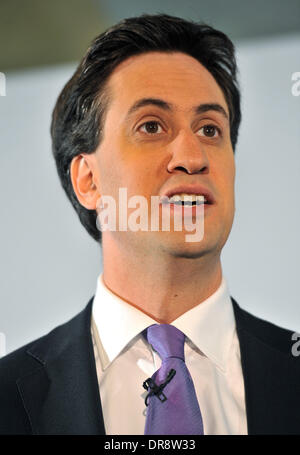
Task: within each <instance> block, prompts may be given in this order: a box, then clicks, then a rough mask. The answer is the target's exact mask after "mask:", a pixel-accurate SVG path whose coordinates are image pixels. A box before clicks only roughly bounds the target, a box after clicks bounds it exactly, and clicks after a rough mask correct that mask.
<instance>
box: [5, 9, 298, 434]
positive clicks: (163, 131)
mask: <svg viewBox="0 0 300 455" xmlns="http://www.w3.org/2000/svg"><path fill="white" fill-rule="evenodd" d="M239 123H240V97H239V91H238V85H237V81H236V62H235V57H234V48H233V45H232V43H231V41H230V40H229V39H228V38H227V37H226V36H225V35H224V34H223V33H221V32H219V31H216V30H214V29H213V28H211V27H209V26H206V25H201V24H195V23H192V22H187V21H185V20H183V19H180V18H175V17H170V16H167V15H154V16H148V15H143V16H141V17H138V18H130V19H126V20H124V21H122V22H121V23H119V24H117V25H116V26H114V27H112V28H111V29H109V30H108V31H107V32H106V33H104V34H102V35H100V36H99V37H97V38H96V39H95V40H94V42H93V43H92V45H91V47H90V48H89V49H88V51H87V54H86V56H85V57H84V59H83V60H82V62H81V63H80V65H79V66H78V68H77V70H76V72H75V74H74V75H73V77H72V78H71V80H70V81H69V82H68V83H67V85H66V86H65V88H64V89H63V91H62V93H61V95H60V97H59V99H58V101H57V104H56V107H55V110H54V113H53V122H52V128H51V133H52V139H53V152H54V156H55V159H56V164H57V169H58V173H59V176H60V179H61V183H62V185H63V187H64V189H65V191H66V193H67V195H68V197H69V198H70V200H71V202H72V204H73V206H74V207H75V209H76V211H77V213H78V215H79V217H80V221H81V222H82V224H83V225H84V226H85V228H86V229H87V230H88V232H89V233H90V234H91V235H92V236H93V238H94V239H95V240H96V241H100V240H101V242H102V248H103V274H101V275H100V276H99V279H98V280H97V289H96V294H95V296H94V297H93V298H91V300H90V301H89V303H88V305H87V306H86V307H85V309H84V310H83V311H82V312H81V313H80V314H79V315H77V316H75V317H74V318H73V319H72V320H71V321H69V322H67V323H66V324H63V325H61V326H60V327H57V328H56V329H54V330H53V331H52V332H50V333H49V334H48V335H46V336H44V337H42V338H40V339H39V340H36V341H33V342H32V343H30V344H29V345H26V346H24V347H22V348H20V349H18V350H17V351H15V352H13V353H11V354H10V355H8V356H6V357H5V358H3V359H2V360H1V362H0V372H1V388H0V431H1V433H5V434H6V433H14V434H15V433H29V434H31V433H33V434H144V433H145V434H157V433H159V432H160V431H161V434H261V433H268V434H283V433H285V434H292V433H300V423H299V419H298V417H297V411H298V407H299V405H300V398H299V397H300V393H299V392H300V366H299V362H297V358H295V357H293V356H292V353H291V347H292V344H291V343H292V342H291V335H292V333H291V332H290V331H288V330H285V329H282V328H279V327H276V326H275V325H273V324H270V323H268V322H266V321H263V320H260V319H258V318H256V317H254V316H252V315H250V314H249V313H247V312H246V311H244V310H242V309H241V308H240V307H239V306H238V304H237V303H236V302H235V300H234V299H233V298H231V297H230V294H229V290H228V286H227V283H226V280H225V277H224V275H223V272H222V267H221V260H220V256H221V251H222V248H223V246H224V244H225V243H226V240H227V238H228V236H229V233H230V230H231V226H232V222H233V218H234V178H235V160H234V149H235V146H236V142H237V137H238V128H239ZM120 189H123V190H124V189H125V190H126V196H127V197H128V199H130V198H134V197H136V196H141V197H143V200H144V201H145V202H146V204H145V205H144V206H143V208H144V210H142V211H141V212H140V217H141V219H142V218H143V220H145V219H148V220H149V219H151V220H152V221H153V220H154V221H157V215H159V216H161V215H162V213H163V210H164V209H165V208H166V207H167V208H168V209H169V216H170V219H171V221H173V222H174V224H173V225H172V226H171V227H170V229H167V230H164V229H163V228H162V225H161V224H159V228H158V229H149V228H148V229H140V230H138V229H128V228H127V229H126V226H128V224H129V219H130V217H131V216H132V214H133V210H132V209H134V208H135V206H134V205H130V206H129V207H125V205H124V199H122V197H121V196H120V191H119V190H120ZM105 197H108V198H110V199H106V202H107V201H114V202H115V205H112V206H113V207H114V208H115V212H114V216H115V219H114V220H113V221H116V223H112V224H110V228H109V229H104V224H105V220H104V218H103V217H102V218H100V221H99V217H100V215H101V213H103V212H102V210H103V208H104V205H103V203H102V205H101V204H99V200H101V198H102V201H103V200H104V199H105ZM152 197H158V199H159V204H158V212H156V215H155V214H154V211H153V210H152V209H153V206H152V203H151V198H152ZM192 201H193V202H192ZM124 213H125V222H126V223H125V225H126V226H125V228H124V216H123V215H124ZM146 215H147V216H146ZM182 218H184V220H186V219H187V220H188V221H189V222H190V224H193V223H194V221H195V220H196V221H198V222H200V224H201V222H202V223H203V226H204V230H203V232H202V237H201V238H200V240H198V241H187V237H186V236H187V234H188V233H189V232H188V229H187V225H186V224H184V226H183V227H182V229H178V230H176V229H175V227H174V226H175V220H177V222H178V220H179V219H180V220H182ZM131 221H132V218H131ZM115 224H116V225H117V228H116V229H114V225H115ZM120 226H121V227H120ZM148 227H149V224H148ZM101 230H102V233H101ZM161 329H163V330H165V329H166V330H167V331H168V332H170V339H168V343H169V342H170V343H171V342H172V341H173V340H175V341H176V340H179V338H180V340H181V343H182V344H181V347H180V349H179V351H180V350H181V354H178V355H177V354H176V355H169V354H168V356H167V357H166V356H165V357H164V356H163V354H162V350H160V349H159V347H157V346H158V345H157V341H158V340H159V335H157V333H159V331H160V330H161ZM157 331H158V332H157ZM165 335H166V333H165V332H164V334H163V337H164V336H165ZM166 336H167V335H166ZM168 336H169V335H168ZM169 340H171V341H169ZM176 342H177V341H176ZM178 343H179V341H178ZM165 346H166V345H164V348H165ZM167 346H168V348H169V346H170V344H168V345H167ZM171 354H172V353H171ZM166 366H168V368H166ZM164 368H165V370H164V374H163V375H162V374H161V372H162V371H163V369H164ZM182 378H184V380H185V383H184V384H183V382H184V381H182V382H181V383H180V379H182ZM143 386H144V387H143ZM174 394H175V395H174ZM176 394H177V395H176ZM174 396H175V397H176V398H175V399H174ZM191 409H192V410H193V412H191ZM191 414H193V415H191ZM162 416H163V418H161V417H162Z"/></svg>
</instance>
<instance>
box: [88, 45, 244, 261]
mask: <svg viewBox="0 0 300 455" xmlns="http://www.w3.org/2000/svg"><path fill="white" fill-rule="evenodd" d="M108 90H109V93H110V96H111V99H110V102H109V105H108V108H107V112H106V117H105V123H104V128H103V136H102V137H103V138H102V141H101V143H100V145H99V147H98V148H97V150H96V152H95V154H94V156H95V167H96V175H97V181H98V182H99V191H100V194H101V195H110V196H113V197H114V199H115V200H116V201H118V194H119V188H126V189H127V195H128V199H129V198H130V197H131V196H134V195H142V196H144V197H145V198H146V199H147V201H148V207H149V208H150V207H151V203H150V201H151V196H162V195H163V194H165V193H166V192H168V190H172V189H173V188H175V187H177V186H178V185H179V186H180V185H190V184H192V185H197V184H199V185H201V186H203V187H204V188H206V189H207V190H209V191H210V192H211V194H212V195H213V199H214V203H213V204H211V205H209V206H206V205H205V206H204V237H203V239H202V240H201V241H199V242H195V243H194V242H190V243H189V242H186V241H185V236H186V234H187V233H188V234H190V232H187V231H185V230H184V229H183V230H182V231H181V232H180V231H175V230H174V229H171V231H169V232H167V231H162V230H161V229H160V230H159V231H158V232H157V231H151V230H148V231H137V232H131V231H130V230H128V231H126V232H118V231H116V232H103V234H102V235H103V242H105V241H106V238H108V237H106V236H109V237H110V239H114V240H115V241H117V242H120V245H122V246H123V247H124V246H125V245H127V246H128V247H135V248H140V249H141V250H143V251H145V253H147V252H150V251H151V252H154V251H155V252H159V251H161V252H162V251H168V252H169V253H171V254H174V255H176V256H181V255H182V256H188V257H189V256H190V257H197V256H201V255H203V254H205V253H211V254H214V253H218V252H220V251H221V249H222V247H223V245H224V243H225V242H226V239H227V237H228V235H229V232H230V229H231V226H232V222H233V216H234V177H235V163H234V155H233V150H232V145H231V141H230V126H229V111H228V106H227V103H226V101H225V98H224V95H223V93H222V91H221V89H220V87H219V86H218V84H217V83H216V81H215V79H214V78H213V76H212V75H211V74H210V73H209V72H208V70H206V68H205V67H204V66H202V65H201V64H200V63H199V62H198V61H197V60H196V59H194V58H193V57H190V56H188V55H186V54H183V53H180V52H174V53H162V52H149V53H145V54H141V55H138V56H133V57H130V58H129V59H127V60H125V61H124V62H122V63H121V64H120V65H119V66H118V67H117V68H116V69H115V70H114V72H113V73H112V75H111V76H110V78H109V81H108ZM145 99H146V100H147V101H146V102H143V103H142V105H140V106H139V107H138V106H137V103H139V102H140V101H141V100H145ZM149 99H151V100H156V101H152V102H151V101H149ZM204 104H213V105H215V106H219V107H217V108H215V109H213V108H212V109H209V110H207V108H203V105H204ZM133 106H135V108H134V109H132V108H133ZM201 106H202V109H201ZM222 109H223V111H224V112H222ZM182 192H184V191H182ZM131 211H132V210H131ZM129 213H130V210H129ZM149 214H150V209H149ZM149 216H150V215H149ZM173 216H174V215H173ZM171 218H172V212H171ZM117 220H118V217H117ZM117 226H118V224H117Z"/></svg>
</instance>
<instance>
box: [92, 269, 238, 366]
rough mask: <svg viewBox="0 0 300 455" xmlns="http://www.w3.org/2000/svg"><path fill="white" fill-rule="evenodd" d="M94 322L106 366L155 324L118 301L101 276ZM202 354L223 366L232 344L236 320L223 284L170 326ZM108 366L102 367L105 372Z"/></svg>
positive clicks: (94, 309)
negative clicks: (184, 336) (104, 355)
mask: <svg viewBox="0 0 300 455" xmlns="http://www.w3.org/2000/svg"><path fill="white" fill-rule="evenodd" d="M92 311H93V318H94V321H95V324H96V326H97V329H98V332H99V335H100V338H101V343H102V347H103V349H104V351H105V352H106V355H107V359H108V362H109V363H110V362H112V361H113V360H114V359H115V358H116V357H117V356H118V355H119V354H120V352H121V351H122V350H123V349H124V348H125V347H126V345H127V344H128V343H129V342H130V341H131V340H133V338H134V337H136V336H137V335H139V334H140V332H142V331H143V330H144V329H145V328H147V327H149V326H150V325H152V324H157V321H155V320H154V319H152V318H151V317H150V316H148V315H146V314H145V313H143V312H142V311H141V310H139V309H138V308H136V307H134V306H133V305H130V304H128V303H127V302H126V301H125V300H123V299H121V298H120V297H118V296H117V295H116V294H114V293H113V292H112V291H110V289H109V288H108V287H107V286H106V285H105V283H104V281H103V274H100V275H99V277H98V279H97V286H96V294H95V297H94V301H93V310H92ZM172 325H174V326H175V327H177V328H178V329H180V330H181V331H182V332H184V333H185V335H186V336H187V337H188V339H189V340H191V342H192V344H194V345H195V346H196V348H198V349H199V350H200V351H201V352H202V353H203V354H205V355H206V356H207V357H208V358H209V359H210V360H211V361H212V362H214V363H216V364H217V366H218V367H219V368H221V369H222V370H224V371H225V370H226V362H227V358H228V354H229V350H230V346H231V343H232V340H233V334H234V330H235V319H234V313H233V308H232V302H231V298H230V295H229V290H228V287H227V283H226V280H225V278H224V276H223V278H222V282H221V285H220V286H219V288H218V289H217V290H216V291H215V292H214V293H213V294H212V295H211V296H210V297H208V298H207V299H206V300H204V301H203V302H201V303H200V304H199V305H197V306H195V307H194V308H192V309H191V310H189V311H187V312H186V313H184V314H182V315H181V316H180V317H179V318H177V319H176V320H174V321H173V322H172ZM107 366H108V364H106V365H103V367H104V369H105V368H106V367H107Z"/></svg>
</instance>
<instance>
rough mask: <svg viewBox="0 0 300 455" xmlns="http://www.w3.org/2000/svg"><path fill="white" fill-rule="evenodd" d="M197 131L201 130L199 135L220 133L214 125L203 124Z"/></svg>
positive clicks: (216, 134)
mask: <svg viewBox="0 0 300 455" xmlns="http://www.w3.org/2000/svg"><path fill="white" fill-rule="evenodd" d="M198 131H200V132H202V133H201V134H199V136H205V137H218V136H220V134H221V132H220V129H219V128H218V127H216V126H215V125H204V126H202V127H201V128H200V129H199V130H198Z"/></svg>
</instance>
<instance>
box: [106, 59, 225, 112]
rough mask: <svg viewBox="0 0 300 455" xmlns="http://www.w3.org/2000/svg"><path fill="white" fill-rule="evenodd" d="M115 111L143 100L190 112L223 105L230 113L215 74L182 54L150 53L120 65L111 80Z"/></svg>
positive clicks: (108, 85) (112, 101)
mask: <svg viewBox="0 0 300 455" xmlns="http://www.w3.org/2000/svg"><path fill="white" fill-rule="evenodd" d="M107 88H108V90H109V92H110V98H111V107H115V108H116V107H119V108H120V109H121V108H122V107H123V108H124V109H126V108H127V107H128V106H129V105H131V104H133V103H134V102H135V100H137V99H139V98H143V97H155V98H161V99H163V100H165V101H167V102H170V103H172V104H174V105H175V106H177V107H178V109H179V110H187V111H189V110H190V108H191V106H194V105H195V104H197V102H198V103H219V104H221V105H222V106H223V108H224V109H225V111H226V112H227V113H228V107H227V103H226V101H225V98H224V95H223V92H222V90H221V88H220V86H219V85H218V84H217V82H216V80H215V79H214V77H213V76H212V74H211V73H210V72H209V71H208V70H207V69H206V68H205V67H204V66H203V65H202V64H201V63H200V62H198V61H197V60H196V59H194V58H193V57H191V56H189V55H187V54H184V53H181V52H172V53H166V52H148V53H144V54H140V55H137V56H132V57H130V58H128V59H126V60H124V61H123V62H122V63H120V64H119V65H118V66H117V67H116V68H115V70H114V71H113V73H112V74H111V76H110V77H109V80H108V84H107Z"/></svg>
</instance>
